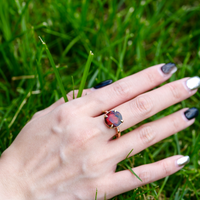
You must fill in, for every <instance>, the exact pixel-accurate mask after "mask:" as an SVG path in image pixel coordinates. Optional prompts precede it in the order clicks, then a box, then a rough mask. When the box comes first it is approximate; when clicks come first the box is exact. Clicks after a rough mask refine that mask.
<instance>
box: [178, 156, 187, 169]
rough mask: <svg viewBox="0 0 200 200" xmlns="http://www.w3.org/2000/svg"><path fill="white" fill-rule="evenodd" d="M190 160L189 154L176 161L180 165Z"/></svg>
mask: <svg viewBox="0 0 200 200" xmlns="http://www.w3.org/2000/svg"><path fill="white" fill-rule="evenodd" d="M189 162H190V157H189V156H184V157H182V158H179V159H178V160H177V161H176V163H177V165H178V166H179V167H181V166H184V165H186V164H188V163H189Z"/></svg>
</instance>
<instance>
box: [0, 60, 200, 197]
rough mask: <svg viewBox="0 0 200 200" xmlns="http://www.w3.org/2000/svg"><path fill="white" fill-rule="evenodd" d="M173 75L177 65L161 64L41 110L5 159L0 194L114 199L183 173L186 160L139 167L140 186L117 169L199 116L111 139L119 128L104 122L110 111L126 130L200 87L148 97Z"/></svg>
mask: <svg viewBox="0 0 200 200" xmlns="http://www.w3.org/2000/svg"><path fill="white" fill-rule="evenodd" d="M161 67H162V70H163V71H164V72H165V73H163V71H162V70H161ZM175 69H176V68H175V66H174V65H172V64H168V65H165V66H164V67H163V64H160V65H156V66H153V67H150V68H148V69H145V70H143V71H141V72H139V73H137V74H134V75H132V76H129V77H127V78H124V79H121V80H119V81H117V82H115V83H113V84H111V85H109V86H107V87H104V88H102V89H99V90H94V91H92V92H91V91H90V90H88V93H87V95H85V96H83V97H81V98H78V99H74V100H72V101H69V102H67V103H64V102H63V100H59V101H58V102H57V103H55V104H53V106H51V107H49V108H48V109H45V110H44V111H40V112H39V113H38V114H36V115H35V116H34V117H33V119H32V120H31V121H30V122H28V123H27V125H26V126H25V127H24V128H23V129H22V130H21V132H20V133H19V135H18V136H17V138H16V139H15V141H14V142H13V143H12V145H11V146H10V147H9V148H8V149H7V150H6V151H5V152H4V153H3V154H2V157H1V159H0V178H1V180H2V181H1V183H0V184H1V185H0V191H1V195H4V197H6V198H7V199H29V200H36V199H37V200H38V199H42V200H45V199H48V200H49V199H56V200H62V199H70V200H76V199H82V200H87V199H88V200H91V199H94V198H95V192H96V189H97V190H98V199H104V195H105V194H106V197H107V198H108V199H109V198H111V197H113V196H115V195H118V194H120V193H123V192H126V191H129V190H131V189H134V188H136V187H140V186H142V185H144V184H147V183H150V182H153V181H156V180H158V179H161V178H163V177H165V176H168V175H170V174H173V173H175V172H176V171H178V170H180V169H181V168H182V167H183V166H184V164H186V163H187V162H188V157H183V156H181V155H176V156H172V157H169V158H166V159H164V160H161V161H158V162H156V163H152V164H147V165H143V166H139V167H135V168H134V169H133V171H134V172H135V173H136V174H137V175H138V176H139V177H140V178H141V179H142V182H141V181H140V180H139V179H138V178H137V177H136V176H134V175H133V174H132V173H131V172H130V171H129V170H124V171H121V172H115V170H116V166H117V163H119V162H120V161H122V160H123V159H125V158H126V156H127V154H128V153H129V152H130V151H131V150H132V149H134V150H133V151H132V153H131V154H130V156H133V155H135V154H137V153H138V152H140V151H142V150H143V149H145V148H147V147H149V146H151V145H153V144H155V143H157V142H158V141H160V140H162V139H164V138H166V137H168V136H170V135H172V134H174V133H176V132H178V131H180V130H182V129H184V128H186V127H188V126H190V125H191V124H192V123H193V122H194V118H195V117H196V115H197V109H189V110H188V109H187V108H185V109H182V110H180V111H178V112H176V113H173V114H171V115H169V116H166V117H164V118H162V119H159V120H157V121H154V122H150V123H147V124H145V125H142V126H141V127H139V128H137V129H135V130H133V131H131V132H129V133H127V134H125V135H123V136H122V137H120V138H117V139H114V140H112V138H113V136H114V135H115V134H116V132H115V129H109V128H108V127H107V126H106V125H105V123H104V117H103V116H102V113H103V111H106V110H114V109H115V110H117V111H119V112H120V113H121V114H122V116H123V120H124V123H122V124H121V126H120V129H121V131H123V130H126V129H127V128H129V127H131V126H133V125H135V124H137V123H139V122H141V121H142V120H144V119H146V118H148V117H150V116H152V115H154V114H156V113H157V112H159V111H161V110H163V109H165V108H167V107H169V106H171V105H173V104H175V103H177V102H180V101H182V100H184V99H186V98H188V97H190V96H191V95H193V94H194V93H195V92H196V89H195V88H197V87H199V86H200V82H199V78H196V79H194V78H191V79H189V78H184V79H181V80H178V81H174V82H172V83H168V84H166V85H164V86H161V87H159V88H157V89H154V90H152V91H149V90H151V89H153V88H154V87H156V86H158V85H160V84H161V83H163V82H164V81H166V80H167V79H168V78H170V76H171V74H172V72H173V71H174V70H175ZM188 80H189V81H188ZM148 91H149V92H148ZM161 133H162V134H161ZM2 177H3V178H2ZM2 191H3V192H2Z"/></svg>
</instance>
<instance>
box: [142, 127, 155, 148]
mask: <svg viewBox="0 0 200 200" xmlns="http://www.w3.org/2000/svg"><path fill="white" fill-rule="evenodd" d="M155 136H156V133H155V130H154V129H153V128H152V127H151V126H142V127H141V128H140V130H139V138H140V140H141V141H142V143H143V144H144V145H147V144H150V143H151V142H152V140H153V139H154V138H155Z"/></svg>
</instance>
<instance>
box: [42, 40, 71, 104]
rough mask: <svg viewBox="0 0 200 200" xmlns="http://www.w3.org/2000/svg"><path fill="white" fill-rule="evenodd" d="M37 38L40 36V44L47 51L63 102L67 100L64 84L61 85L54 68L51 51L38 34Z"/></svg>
mask: <svg viewBox="0 0 200 200" xmlns="http://www.w3.org/2000/svg"><path fill="white" fill-rule="evenodd" d="M39 38H40V40H41V42H42V44H43V45H44V48H45V50H46V53H47V56H48V58H49V61H50V63H51V66H52V67H53V70H54V73H55V75H56V79H57V81H58V85H59V87H60V90H61V93H62V96H63V98H64V100H65V102H68V98H67V95H66V92H65V89H64V86H63V84H62V81H61V78H60V75H59V72H58V70H57V68H56V65H55V63H54V60H53V58H52V55H51V53H50V51H49V48H48V47H47V45H46V43H45V42H44V41H43V40H42V38H41V37H40V36H39Z"/></svg>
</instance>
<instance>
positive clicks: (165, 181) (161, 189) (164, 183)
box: [157, 176, 169, 198]
mask: <svg viewBox="0 0 200 200" xmlns="http://www.w3.org/2000/svg"><path fill="white" fill-rule="evenodd" d="M168 178H169V176H167V177H165V180H164V182H163V184H162V186H161V188H160V190H159V192H158V195H157V197H158V198H159V196H160V194H161V192H162V191H163V188H164V187H165V185H166V183H167V180H168Z"/></svg>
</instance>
